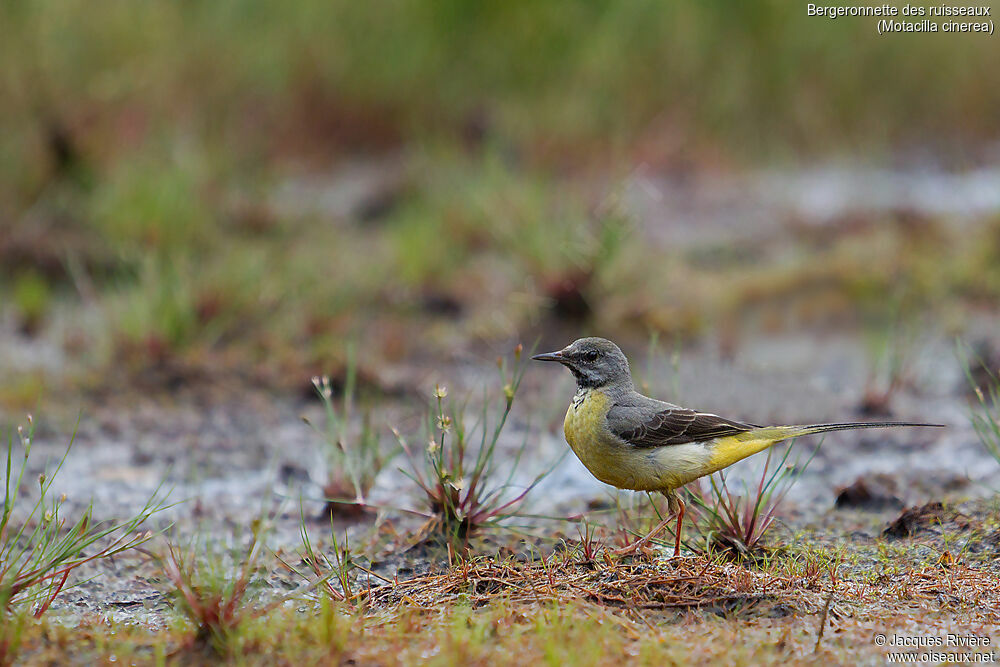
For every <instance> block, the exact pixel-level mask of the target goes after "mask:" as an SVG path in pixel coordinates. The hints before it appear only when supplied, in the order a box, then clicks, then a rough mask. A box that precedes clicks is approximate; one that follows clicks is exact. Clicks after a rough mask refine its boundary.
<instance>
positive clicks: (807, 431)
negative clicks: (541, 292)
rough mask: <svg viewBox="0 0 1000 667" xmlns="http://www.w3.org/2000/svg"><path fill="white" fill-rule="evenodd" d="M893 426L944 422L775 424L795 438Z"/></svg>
mask: <svg viewBox="0 0 1000 667" xmlns="http://www.w3.org/2000/svg"><path fill="white" fill-rule="evenodd" d="M894 426H930V427H933V428H944V426H945V425H944V424H924V423H920V422H843V423H839V424H802V425H798V426H777V427H775V428H778V429H781V430H783V431H785V432H786V433H787V435H785V436H784V437H785V438H797V437H799V436H802V435H812V434H814V433H829V432H830V431H850V430H853V429H860V428H892V427H894Z"/></svg>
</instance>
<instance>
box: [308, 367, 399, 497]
mask: <svg viewBox="0 0 1000 667" xmlns="http://www.w3.org/2000/svg"><path fill="white" fill-rule="evenodd" d="M312 382H313V386H314V387H315V389H316V393H317V394H318V395H319V398H320V401H321V402H322V403H323V410H324V418H325V420H326V423H325V427H324V428H323V429H320V428H318V427H316V426H313V430H314V431H315V432H316V433H317V434H319V435H320V436H321V438H322V439H323V444H324V447H323V453H324V456H325V458H326V464H327V465H326V467H327V475H328V477H327V481H326V483H325V484H324V485H323V493H324V494H325V496H326V498H327V511H328V512H329V513H330V514H331V516H337V515H343V514H350V513H351V512H352V511H358V510H361V509H362V508H363V507H364V505H365V504H366V498H367V496H368V491H369V489H371V487H372V485H373V484H374V483H375V477H376V476H377V475H378V473H379V471H380V470H381V469H382V468H383V467H384V466H385V464H386V463H387V462H388V461H390V460H391V459H392V458H393V457H394V456H395V455H396V454H397V453H398V451H388V452H387V451H383V450H384V448H383V446H382V443H381V438H380V435H379V430H378V428H377V427H375V426H373V424H372V416H371V409H370V408H366V409H364V411H363V413H362V415H361V418H360V423H358V422H359V420H358V417H357V415H356V414H355V409H356V408H355V402H356V400H357V396H356V383H357V362H356V356H355V353H354V348H353V347H350V348H349V349H348V352H347V367H346V371H345V375H344V381H343V391H342V393H341V396H340V397H339V398H337V399H335V398H334V395H333V388H332V386H331V384H330V378H329V376H325V375H324V376H322V377H314V378H313V380H312ZM307 423H308V422H307ZM310 426H312V424H310Z"/></svg>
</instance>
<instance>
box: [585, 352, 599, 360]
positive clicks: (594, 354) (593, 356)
mask: <svg viewBox="0 0 1000 667" xmlns="http://www.w3.org/2000/svg"><path fill="white" fill-rule="evenodd" d="M597 355H598V353H597V350H587V351H586V352H584V353H583V358H584V359H586V360H587V361H597Z"/></svg>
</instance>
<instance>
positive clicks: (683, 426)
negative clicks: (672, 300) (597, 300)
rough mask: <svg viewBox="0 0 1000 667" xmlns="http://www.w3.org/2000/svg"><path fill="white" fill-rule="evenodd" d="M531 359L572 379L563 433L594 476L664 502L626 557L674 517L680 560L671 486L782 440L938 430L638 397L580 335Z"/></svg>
mask: <svg viewBox="0 0 1000 667" xmlns="http://www.w3.org/2000/svg"><path fill="white" fill-rule="evenodd" d="M532 359H536V360H538V361H558V362H559V363H561V364H562V365H564V366H566V367H567V368H568V369H569V370H570V371H571V372H572V373H573V375H574V377H576V386H577V392H576V396H574V397H573V402H572V403H570V406H569V410H567V411H566V420H565V421H564V422H563V431H564V433H565V434H566V442H568V443H569V446H570V447H571V448H572V449H573V451H574V452H575V453H576V455H577V456H578V457H579V458H580V461H581V462H583V465H585V466H586V467H587V469H588V470H590V472H591V473H593V475H594V477H596V478H597V479H599V480H601V481H602V482H604V483H605V484H610V485H611V486H615V487H618V488H619V489H632V490H634V491H658V492H660V493H662V494H663V495H664V496H666V497H667V502H668V510H669V513H668V515H667V518H666V519H664V520H663V521H662V522H661V523H660V524H659V525H658V526H657V527H656V528H654V529H653V530H652V531H651V532H650V533H649V534H648V535H646V536H645V537H644V538H642V539H641V540H639V541H638V542H636V543H634V544H633V545H632V546H630V547H628V548H627V549H625V550H623V552H624V553H630V552H632V551H634V550H635V549H637V548H639V547H641V546H642V545H643V544H645V543H646V542H647V541H649V540H650V539H651V538H652V537H653V536H654V535H656V534H657V533H659V532H660V531H661V530H663V528H665V527H666V525H667V523H668V522H669V521H671V520H672V519H674V518H675V517H676V518H677V531H676V533H675V539H676V541H675V542H674V556H678V555H680V549H681V523H682V522H683V520H684V502H683V501H682V500H681V499H680V498H679V497H678V496H677V489H679V488H680V487H682V486H684V485H685V484H687V483H688V482H691V481H693V480H695V479H698V478H699V477H704V476H705V475H710V474H712V473H713V472H716V471H718V470H722V469H723V468H726V467H728V466H731V465H732V464H734V463H736V462H737V461H740V460H742V459H745V458H746V457H748V456H750V455H751V454H756V453H757V452H759V451H762V450H765V449H767V448H768V447H770V446H771V445H774V444H775V443H778V442H781V441H782V440H788V439H789V438H797V437H799V436H803V435H810V434H813V433H826V432H828V431H843V430H847V429H855V428H888V427H891V426H943V424H917V423H911V422H850V423H843V424H801V425H797V426H758V425H756V424H746V423H743V422H738V421H733V420H730V419H725V418H723V417H719V416H718V415H713V414H709V413H706V412H697V411H695V410H688V409H687V408H682V407H680V406H677V405H673V404H671V403H664V402H663V401H658V400H656V399H653V398H649V397H648V396H643V395H642V394H640V393H639V392H637V391H636V390H635V387H634V386H633V384H632V371H631V369H630V368H629V365H628V359H626V358H625V355H624V354H623V353H622V351H621V350H620V349H619V348H618V346H617V345H615V344H614V343H612V342H611V341H610V340H606V339H604V338H581V339H579V340H577V341H574V342H572V343H570V344H569V345H567V346H566V347H564V348H563V349H561V350H559V351H558V352H548V353H546V354H536V355H535V356H533V357H532Z"/></svg>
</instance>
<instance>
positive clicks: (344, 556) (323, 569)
mask: <svg viewBox="0 0 1000 667" xmlns="http://www.w3.org/2000/svg"><path fill="white" fill-rule="evenodd" d="M330 528H331V530H330V534H331V536H332V538H333V559H332V560H331V559H330V558H328V557H327V556H326V554H324V553H323V552H322V551H318V550H317V549H316V548H315V547H313V544H312V540H311V539H310V538H309V531H308V530H306V522H305V517H304V516H303V517H302V518H301V520H300V522H299V532H300V534H301V536H302V548H303V552H304V553H303V554H302V561H303V562H304V563H305V564H306V565H308V566H309V569H310V570H312V573H313V574H314V575H315V577H316V581H318V582H321V583H320V586H321V590H322V591H323V592H324V593H325V594H326V597H327V599H329V600H330V601H332V602H344V603H346V604H348V605H349V606H351V607H352V608H353V607H354V606H355V601H356V600H357V597H358V595H357V594H356V592H355V591H354V587H353V584H352V583H351V573H352V572H353V571H354V570H355V569H357V563H355V561H354V558H353V556H352V554H351V545H350V543H349V542H348V540H347V536H346V535H345V536H344V541H343V547H341V544H340V541H339V540H338V539H337V533H336V531H335V530H333V526H332V525H331V527H330ZM285 565H286V567H288V568H289V569H290V570H292V571H293V572H295V573H296V574H298V575H299V576H301V577H302V578H303V579H306V580H308V579H309V577H308V576H307V575H305V574H303V573H301V572H299V571H298V570H296V569H295V568H293V567H291V566H290V565H288V564H287V563H285ZM333 580H336V584H335V583H334V581H333ZM338 585H339V588H338Z"/></svg>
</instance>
